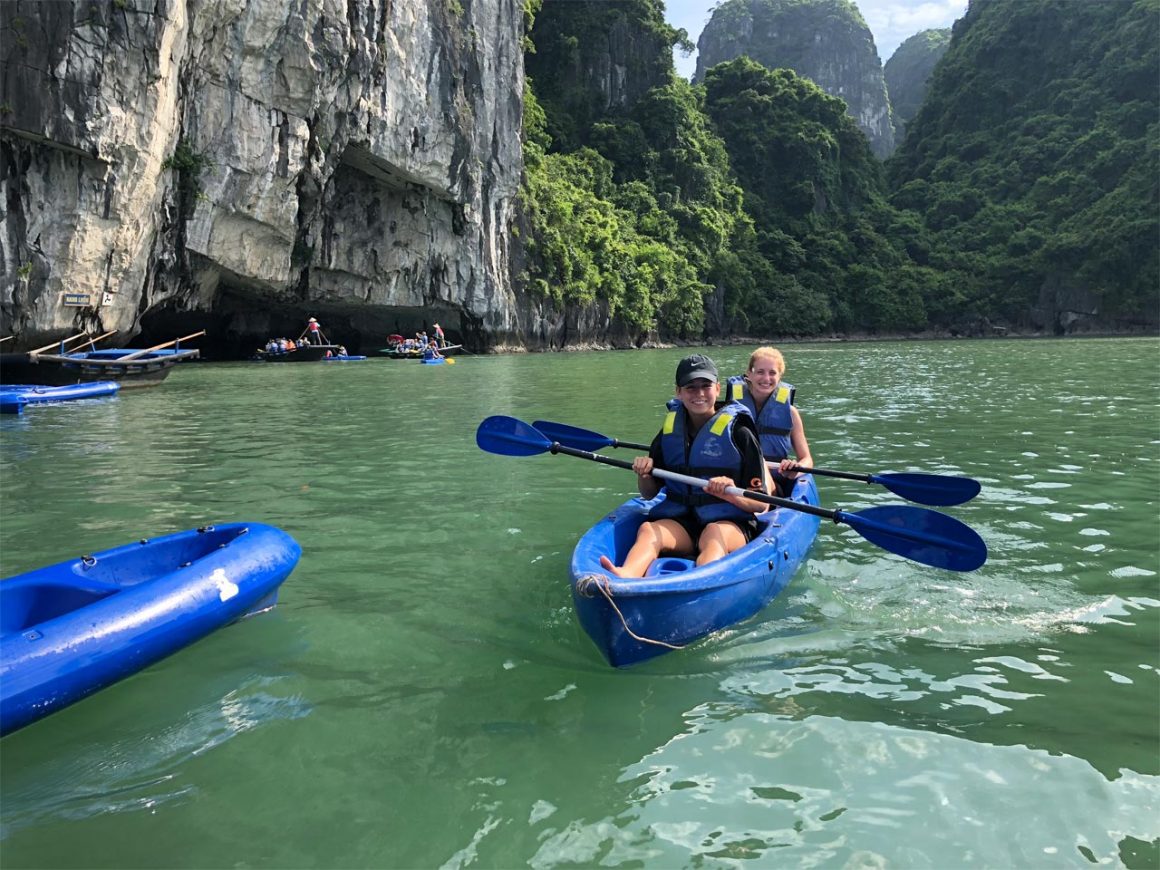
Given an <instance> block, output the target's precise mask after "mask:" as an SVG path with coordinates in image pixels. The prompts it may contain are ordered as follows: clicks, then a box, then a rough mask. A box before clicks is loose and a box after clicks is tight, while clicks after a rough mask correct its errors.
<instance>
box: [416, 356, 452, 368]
mask: <svg viewBox="0 0 1160 870" xmlns="http://www.w3.org/2000/svg"><path fill="white" fill-rule="evenodd" d="M421 362H422V363H423V365H425V366H441V365H443V364H444V363H445V362H447V360H445V359H443V357H439V358H438V359H424V360H421Z"/></svg>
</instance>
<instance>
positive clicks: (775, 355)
mask: <svg viewBox="0 0 1160 870" xmlns="http://www.w3.org/2000/svg"><path fill="white" fill-rule="evenodd" d="M759 356H767V357H769V358H770V359H772V360H773V365H774V367H775V368H776V369H777V373H778V374H779V375H784V374H785V357H784V356H782V355H781V351H780V350H778V349H777V348H776V347H759V348H758V349H757V350H755V351H754V352H753V353H751V354H750V355H749V366H748V367H747V368H746V369H745V370H746V371H747V372H751V371H753V364H754V363H755V362H756V361H757V358H758V357H759Z"/></svg>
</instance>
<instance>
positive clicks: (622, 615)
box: [571, 475, 820, 667]
mask: <svg viewBox="0 0 1160 870" xmlns="http://www.w3.org/2000/svg"><path fill="white" fill-rule="evenodd" d="M660 497H661V498H663V497H664V496H663V494H662V496H660ZM792 498H793V499H794V500H795V501H799V502H804V503H807V504H812V505H817V504H818V490H817V486H816V485H815V483H814V480H813V478H812V477H811V476H809V475H802V476H801V477H800V478H798V481H797V484H796V485H795V487H794V491H793V494H792ZM654 503H655V502H644V501H642V500H641V499H630V500H629V501H627V502H625V503H624V504H623V505H621V506H620V507H619V508H618V509H617V510H616V511H615V512H614V513H611V514H609V515H608V516H607V517H605V518H604V519H603V520H601V521H600V522H598V523H597V524H596V525H595V526H593V527H592V528H591V529H589V530H588V531H587V532H586V533H585V534H584V537H582V538H581V539H580V541H579V543H577V545H576V549H575V550H574V551H573V553H572V566H571V573H572V603H573V605H574V606H575V608H576V615H577V617H578V618H579V620H580V625H581V626H582V627H583V628H584V631H585V632H587V633H588V636H589V637H590V638H592V641H593V642H594V643H595V644H596V646H597V648H598V649H599V650H600V652H601V653H603V654H604V657H605V658H606V659H607V660H608V663H609V664H610V665H613V666H614V667H625V666H627V665H634V664H637V663H638V662H642V661H645V660H647V659H651V658H654V657H655V656H658V655H661V654H663V653H666V652H669V651H671V650H672V649H673V648H679V647H683V646H686V645H687V644H689V643H692V642H693V641H695V640H697V639H698V638H702V637H705V636H706V635H708V634H711V633H712V632H714V631H718V630H719V629H722V628H725V627H727V626H730V625H733V624H734V623H737V622H740V621H741V620H743V619H747V618H748V617H750V616H752V615H753V614H755V613H757V612H758V611H759V610H761V609H762V608H763V607H765V606H766V605H767V604H769V602H770V601H772V600H773V599H774V598H776V597H777V596H778V595H779V594H780V593H781V591H782V590H783V589H785V587H786V586H787V585H788V584H789V581H790V578H791V577H793V575H794V573H795V572H796V571H797V569H798V566H799V565H801V563H802V561H803V560H804V559H805V557H806V553H807V552H808V551H809V549H810V546H811V545H812V544H813V542H814V538H815V537H816V536H817V533H818V525H819V523H820V520H819V519H818V517H816V516H812V515H810V514H807V513H803V512H801V511H795V510H791V509H789V508H777V509H775V510H771V511H768V512H766V513H765V514H761V515H759V516H758V521H759V522H760V523H761V530H760V532H759V534H758V535H757V536H756V537H755V538H754V539H753V541H751V542H750V543H749V544H748V545H746V546H745V547H743V548H741V549H740V550H737V551H736V552H734V553H730V554H729V555H728V556H726V557H725V558H724V559H720V560H718V561H716V562H712V563H710V564H708V565H705V566H703V567H700V568H698V567H696V565H695V564H694V563H693V562H691V561H689V560H688V559H677V558H669V557H662V558H660V559H657V560H656V561H655V562H654V563H653V564H652V566H651V567H650V568H649V571H648V576H645V577H643V578H640V579H625V580H622V579H619V578H617V577H612V576H609V575H608V574H607V573H606V572H605V571H604V569H603V568H601V567H600V562H599V558H600V556H602V555H607V556H609V557H610V558H612V560H613V561H614V562H616V563H617V564H620V563H621V562H622V561H623V559H624V556H625V554H627V553H628V550H629V548H630V547H631V546H632V543H633V541H635V540H636V532H637V529H638V528H639V527H640V524H641V523H642V522H644V520H645V518H646V514H647V513H648V509H649V507H651V506H652V505H653V504H654ZM609 599H611V601H610V600H609ZM613 603H615V607H613ZM634 634H635V635H636V636H637V637H633V635H634Z"/></svg>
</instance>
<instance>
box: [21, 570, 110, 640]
mask: <svg viewBox="0 0 1160 870" xmlns="http://www.w3.org/2000/svg"><path fill="white" fill-rule="evenodd" d="M119 591H120V587H118V586H115V585H113V584H109V583H100V582H97V583H84V584H82V583H77V582H69V583H60V582H51V581H34V582H30V583H24V582H21V581H19V580H16V581H8V582H6V583H2V584H0V634H9V633H14V632H20V631H24V630H25V629H28V628H31V627H32V626H34V625H39V624H40V623H42V622H48V621H49V620H50V619H56V618H57V617H59V616H64V615H65V614H67V613H72V612H73V611H74V610H80V609H81V608H82V607H88V606H89V605H90V604H95V603H96V602H98V601H100V600H101V599H103V598H108V597H109V596H110V595H113V594H115V593H117V592H119Z"/></svg>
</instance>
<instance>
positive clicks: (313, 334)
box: [298, 317, 323, 344]
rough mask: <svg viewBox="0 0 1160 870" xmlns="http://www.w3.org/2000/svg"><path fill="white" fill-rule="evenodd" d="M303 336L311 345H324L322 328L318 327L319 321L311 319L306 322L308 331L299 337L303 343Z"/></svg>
mask: <svg viewBox="0 0 1160 870" xmlns="http://www.w3.org/2000/svg"><path fill="white" fill-rule="evenodd" d="M303 336H305V337H306V340H307V341H308V342H309V343H310V344H322V343H323V341H322V327H321V326H319V325H318V321H317V320H315V319H314V318H313V317H311V318H310V319H309V320H307V321H306V329H305V330H303V332H302V335H300V336H298V340H299V341H301V340H302V338H303Z"/></svg>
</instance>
